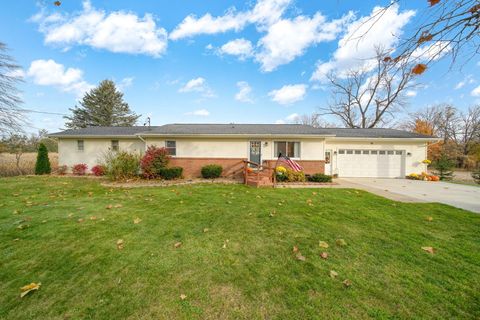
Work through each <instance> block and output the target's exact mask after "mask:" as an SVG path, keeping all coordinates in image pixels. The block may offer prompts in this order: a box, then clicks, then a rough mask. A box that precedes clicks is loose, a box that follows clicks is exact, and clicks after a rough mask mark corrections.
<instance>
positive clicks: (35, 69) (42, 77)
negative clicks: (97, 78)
mask: <svg viewBox="0 0 480 320" xmlns="http://www.w3.org/2000/svg"><path fill="white" fill-rule="evenodd" d="M27 75H28V76H29V77H31V78H32V79H33V82H34V83H35V84H38V85H41V86H54V87H57V88H59V89H60V90H62V91H65V92H72V93H75V94H77V95H82V94H83V93H85V92H86V91H88V90H90V89H92V88H93V85H91V84H89V83H87V82H86V81H85V80H84V79H83V71H82V70H80V69H77V68H65V66H64V65H62V64H60V63H57V62H55V61H54V60H52V59H49V60H34V61H32V63H31V64H30V68H29V69H28V72H27Z"/></svg>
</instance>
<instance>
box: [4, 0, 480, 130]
mask: <svg viewBox="0 0 480 320" xmlns="http://www.w3.org/2000/svg"><path fill="white" fill-rule="evenodd" d="M387 3H388V1H352V0H350V1H347V0H336V1H307V0H305V1H301V0H296V1H294V0H256V1H254V0H251V1H245V2H243V1H230V2H227V1H186V0H185V1H148V0H145V1H119V0H117V1H99V0H91V1H84V2H82V1H69V0H65V1H62V5H61V6H60V7H56V6H54V5H53V1H45V2H42V1H40V2H38V1H31V2H29V1H8V2H5V3H4V4H3V6H2V11H1V12H0V21H1V22H0V23H1V28H0V41H2V42H4V43H6V44H7V45H8V47H9V48H10V49H11V52H10V54H11V55H13V56H14V57H15V58H16V60H17V61H18V63H19V64H20V65H21V66H22V67H23V68H24V71H23V76H24V79H25V82H24V83H23V84H22V85H21V89H22V91H23V93H22V95H23V100H24V101H25V104H24V108H26V109H31V110H38V111H43V112H50V113H59V114H65V113H68V108H70V107H73V106H74V105H75V104H76V102H77V101H78V99H79V97H81V95H82V93H83V92H85V90H88V89H89V88H91V87H92V86H95V85H96V84H98V82H100V81H101V80H103V79H112V80H114V81H116V82H117V84H118V85H119V87H120V88H121V90H122V91H123V92H124V94H125V96H124V97H125V100H126V101H127V102H128V103H129V104H130V106H131V108H132V109H133V110H134V111H135V112H136V113H138V114H142V117H141V121H140V122H143V120H144V119H145V117H146V116H150V117H151V119H152V125H160V124H164V123H173V122H207V123H219V122H237V123H275V122H289V121H291V119H292V118H294V115H295V114H304V113H312V112H314V111H316V110H317V108H318V107H321V106H324V105H325V104H326V103H327V102H328V99H329V96H330V93H329V91H328V89H326V86H325V83H324V73H325V70H326V71H329V72H338V73H341V72H342V70H345V69H346V68H348V67H352V66H354V65H357V64H358V63H360V62H359V60H362V61H363V58H361V59H359V58H358V57H359V56H361V55H362V54H363V55H364V56H365V57H370V56H371V52H372V50H374V49H373V46H374V45H382V46H386V47H395V45H396V44H398V38H399V36H400V37H401V35H402V34H406V33H408V31H409V29H410V30H411V28H412V27H413V26H414V24H415V19H416V17H418V16H421V15H422V13H423V12H425V10H427V1H404V2H402V3H401V5H400V7H395V8H393V9H391V10H390V11H389V13H388V14H387V15H386V18H385V19H384V21H382V22H381V23H379V24H378V25H377V27H376V28H375V29H374V30H373V31H372V32H371V33H370V34H369V37H368V39H365V40H364V43H362V44H360V45H358V44H357V45H356V46H353V45H352V44H351V43H350V44H349V43H346V42H345V38H347V36H348V34H349V31H350V30H353V29H355V26H358V25H359V23H360V22H361V21H362V19H367V18H368V17H369V16H370V15H371V14H372V11H373V10H374V8H375V7H376V6H383V5H386V4H387ZM353 48H355V49H353ZM355 50H360V53H355V52H354V51H355ZM479 71H480V65H479V64H478V62H477V61H475V60H471V61H469V62H468V63H467V64H465V65H462V66H461V67H460V66H455V67H454V68H453V69H451V68H450V60H449V59H447V58H445V59H442V60H440V61H437V62H436V63H435V64H434V65H433V66H431V68H430V69H429V72H427V73H425V74H424V75H422V76H421V77H419V79H418V83H419V84H421V85H422V86H421V87H419V88H418V89H417V90H415V91H412V92H409V95H410V98H409V106H408V110H407V111H415V110H416V109H418V108H422V107H425V106H428V105H431V104H434V103H441V102H449V103H453V104H455V105H456V106H457V107H459V108H460V109H465V108H467V107H468V106H469V105H472V104H474V103H478V102H479V99H480V72H479ZM28 116H29V119H30V127H29V128H27V130H28V131H36V129H37V128H45V129H47V130H49V131H56V130H58V129H60V128H62V127H63V119H62V116H61V115H55V114H39V113H30V114H28ZM327 120H332V119H327Z"/></svg>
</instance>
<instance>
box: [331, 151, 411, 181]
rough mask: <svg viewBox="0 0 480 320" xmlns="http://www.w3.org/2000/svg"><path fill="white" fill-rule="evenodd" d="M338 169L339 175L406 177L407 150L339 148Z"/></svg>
mask: <svg viewBox="0 0 480 320" xmlns="http://www.w3.org/2000/svg"><path fill="white" fill-rule="evenodd" d="M337 170H338V176H339V177H378V178H399V177H404V176H405V173H404V171H405V151H404V150H364V149H339V150H338V154H337Z"/></svg>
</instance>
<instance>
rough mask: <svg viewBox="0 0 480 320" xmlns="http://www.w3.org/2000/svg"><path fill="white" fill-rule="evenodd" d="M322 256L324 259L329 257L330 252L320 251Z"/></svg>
mask: <svg viewBox="0 0 480 320" xmlns="http://www.w3.org/2000/svg"><path fill="white" fill-rule="evenodd" d="M320 257H321V258H322V259H328V253H327V252H322V253H320Z"/></svg>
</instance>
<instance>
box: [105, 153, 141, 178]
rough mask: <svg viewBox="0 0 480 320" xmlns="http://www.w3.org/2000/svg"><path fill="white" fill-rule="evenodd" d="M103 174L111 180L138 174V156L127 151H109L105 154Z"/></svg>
mask: <svg viewBox="0 0 480 320" xmlns="http://www.w3.org/2000/svg"><path fill="white" fill-rule="evenodd" d="M104 158H105V160H104V161H105V163H104V166H105V168H106V171H105V174H106V175H107V176H108V177H109V178H110V179H112V180H126V179H131V178H134V177H136V176H138V172H139V170H140V156H139V155H137V154H135V153H129V152H127V151H117V152H113V151H109V152H107V153H106V154H105V156H104Z"/></svg>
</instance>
